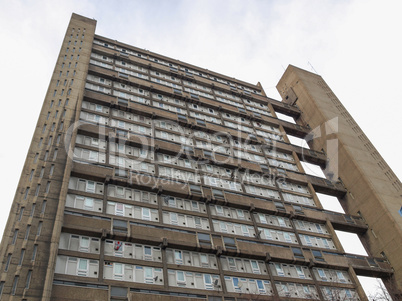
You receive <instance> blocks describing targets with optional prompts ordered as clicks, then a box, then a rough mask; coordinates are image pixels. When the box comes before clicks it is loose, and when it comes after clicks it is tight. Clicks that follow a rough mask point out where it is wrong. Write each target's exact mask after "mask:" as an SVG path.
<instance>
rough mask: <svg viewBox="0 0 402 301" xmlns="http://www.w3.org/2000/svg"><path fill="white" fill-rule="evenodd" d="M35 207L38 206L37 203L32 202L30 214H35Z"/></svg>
mask: <svg viewBox="0 0 402 301" xmlns="http://www.w3.org/2000/svg"><path fill="white" fill-rule="evenodd" d="M35 207H36V204H35V203H34V204H32V207H31V213H30V214H29V216H33V215H34V213H35Z"/></svg>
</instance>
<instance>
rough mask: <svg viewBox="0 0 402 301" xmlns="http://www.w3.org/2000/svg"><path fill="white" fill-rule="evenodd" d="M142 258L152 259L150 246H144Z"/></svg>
mask: <svg viewBox="0 0 402 301" xmlns="http://www.w3.org/2000/svg"><path fill="white" fill-rule="evenodd" d="M144 259H145V260H152V259H153V258H152V248H151V247H148V246H144Z"/></svg>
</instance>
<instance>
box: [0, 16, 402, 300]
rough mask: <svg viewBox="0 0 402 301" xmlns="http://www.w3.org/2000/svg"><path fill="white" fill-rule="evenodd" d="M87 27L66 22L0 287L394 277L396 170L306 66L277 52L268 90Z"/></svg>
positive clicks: (252, 288)
mask: <svg viewBox="0 0 402 301" xmlns="http://www.w3.org/2000/svg"><path fill="white" fill-rule="evenodd" d="M95 27H96V21H95V20H93V19H88V18H85V17H82V16H79V15H76V14H73V15H72V18H71V21H70V23H69V25H68V28H67V32H66V35H65V38H64V40H63V44H62V47H61V50H60V54H59V57H58V60H57V64H56V66H55V69H54V72H53V75H52V78H51V82H50V85H49V89H48V91H47V94H46V96H45V100H44V103H43V107H42V110H41V113H40V116H39V120H38V123H37V126H36V129H35V132H34V136H33V139H32V143H31V145H30V148H29V151H28V155H27V158H26V162H25V165H24V169H23V172H22V175H21V178H20V182H19V185H18V189H17V191H16V194H15V199H14V202H13V205H12V208H11V212H10V216H9V219H8V222H7V226H6V229H5V232H4V236H3V240H2V242H1V247H0V260H1V261H0V299H1V300H137V299H138V300H196V299H200V300H233V301H234V300H290V299H291V300H306V299H313V300H367V298H366V296H365V294H364V292H363V290H362V288H361V286H360V284H359V280H358V278H357V275H366V276H373V277H380V278H383V279H386V280H388V281H387V285H388V287H389V288H394V291H395V292H397V291H398V289H400V288H401V287H402V280H401V276H402V275H401V274H402V267H401V265H402V259H401V258H402V257H401V256H400V251H399V248H400V246H401V219H402V217H401V215H400V212H399V211H400V207H401V200H400V194H401V183H400V181H399V180H398V179H397V178H396V176H395V175H394V174H393V172H392V170H391V169H390V168H389V166H388V165H387V164H386V163H385V162H384V160H383V159H382V158H381V156H380V155H379V154H378V152H377V151H376V150H375V148H374V146H373V145H372V144H371V143H370V141H369V140H368V139H367V137H366V136H365V135H364V133H363V132H362V131H361V129H360V128H359V127H358V125H357V124H356V123H355V122H354V120H353V118H352V117H351V116H350V115H349V113H348V112H347V111H346V110H345V109H344V107H343V106H342V104H341V103H340V102H339V100H338V99H337V98H336V96H335V95H334V94H333V93H332V91H331V90H330V88H329V87H328V86H327V85H326V83H325V82H324V80H323V79H322V78H321V77H320V76H318V75H316V74H312V73H310V72H307V71H304V70H302V69H299V68H296V67H293V66H289V67H288V68H287V70H286V71H285V73H284V75H283V76H282V78H281V79H280V81H279V83H278V86H277V88H278V91H279V92H280V94H281V95H282V98H283V99H282V101H277V100H274V99H271V98H268V97H267V96H266V95H265V93H264V90H263V88H262V86H261V85H260V84H257V85H254V84H249V83H246V82H243V81H240V80H235V79H233V78H230V77H227V76H224V75H221V74H218V73H215V72H211V71H208V70H206V69H203V68H200V67H197V66H194V65H190V64H186V63H183V62H181V61H178V60H175V59H171V58H168V57H164V56H162V55H159V54H156V53H152V52H150V51H146V50H143V49H139V48H136V47H134V46H130V45H127V44H124V43H121V42H118V41H115V40H112V39H109V38H105V37H102V36H98V35H96V34H95ZM277 113H281V114H284V115H287V116H290V117H292V118H293V119H294V120H295V123H292V122H288V121H285V120H282V119H279V118H278V117H277ZM317 133H318V134H317ZM288 135H292V136H295V137H299V138H303V139H306V140H307V141H308V144H309V147H301V146H298V145H293V144H291V143H290V141H289V139H288ZM328 137H330V138H331V141H333V140H336V142H337V143H336V147H335V148H334V144H331V143H329V142H328V141H329V139H328ZM301 161H304V162H309V163H313V164H316V165H318V166H320V167H321V168H323V170H325V173H326V175H327V179H324V178H321V177H316V176H312V175H308V174H306V173H305V172H304V170H303V166H302V165H301V163H300V162H301ZM316 193H323V194H327V195H331V196H335V197H337V198H338V199H339V200H340V202H341V204H342V206H343V208H344V210H345V212H346V213H347V214H341V213H337V212H332V211H328V210H324V209H323V207H322V205H321V203H320V200H319V199H318V198H317V195H316ZM335 230H342V231H347V232H351V233H356V234H358V235H359V236H360V238H361V240H362V242H363V244H364V246H365V247H366V249H367V251H368V253H369V254H370V256H357V255H354V254H348V253H345V251H344V249H343V247H342V245H341V244H340V242H339V240H338V238H337V235H336V233H335ZM398 251H399V254H398Z"/></svg>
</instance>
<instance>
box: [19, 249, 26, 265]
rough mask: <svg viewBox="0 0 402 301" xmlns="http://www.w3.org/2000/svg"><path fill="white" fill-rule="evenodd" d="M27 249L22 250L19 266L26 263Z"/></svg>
mask: <svg viewBox="0 0 402 301" xmlns="http://www.w3.org/2000/svg"><path fill="white" fill-rule="evenodd" d="M24 255H25V249H22V250H21V255H20V260H19V261H18V265H19V266H21V265H22V262H23V261H24Z"/></svg>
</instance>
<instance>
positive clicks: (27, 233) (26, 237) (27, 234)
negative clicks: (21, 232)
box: [24, 225, 31, 240]
mask: <svg viewBox="0 0 402 301" xmlns="http://www.w3.org/2000/svg"><path fill="white" fill-rule="evenodd" d="M30 231H31V225H27V230H26V231H25V237H24V239H25V240H27V239H28V237H29V232H30Z"/></svg>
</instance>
